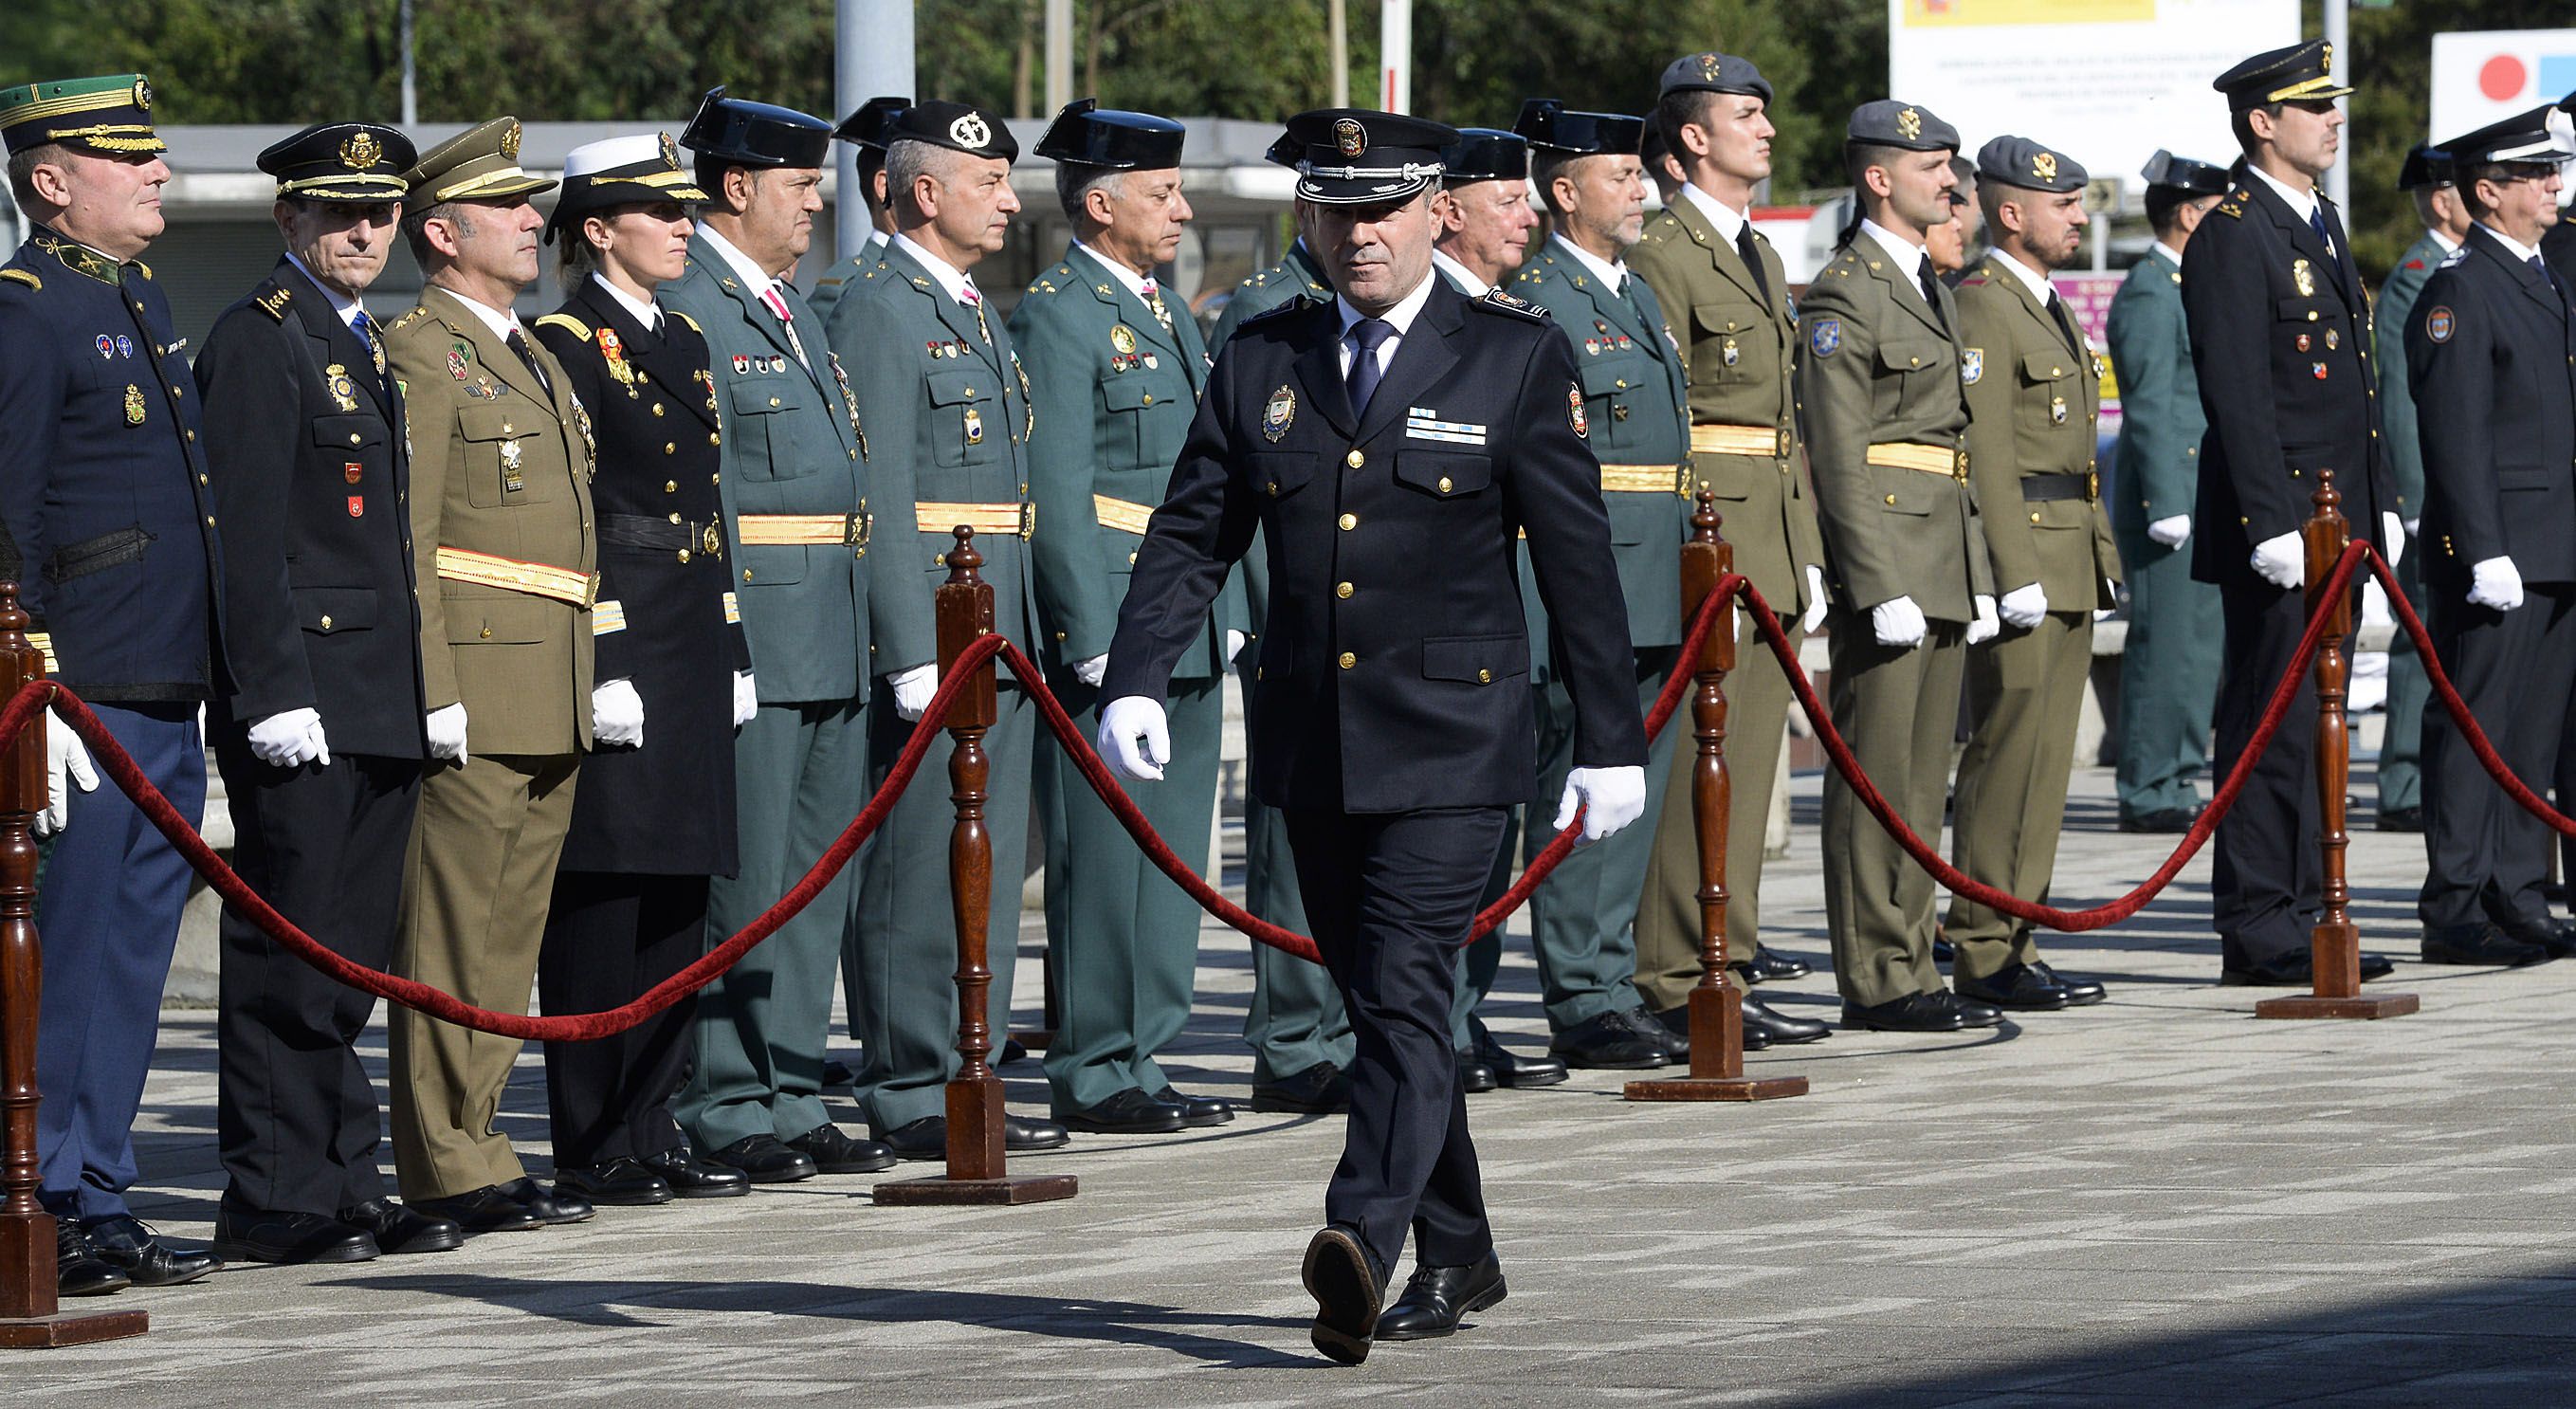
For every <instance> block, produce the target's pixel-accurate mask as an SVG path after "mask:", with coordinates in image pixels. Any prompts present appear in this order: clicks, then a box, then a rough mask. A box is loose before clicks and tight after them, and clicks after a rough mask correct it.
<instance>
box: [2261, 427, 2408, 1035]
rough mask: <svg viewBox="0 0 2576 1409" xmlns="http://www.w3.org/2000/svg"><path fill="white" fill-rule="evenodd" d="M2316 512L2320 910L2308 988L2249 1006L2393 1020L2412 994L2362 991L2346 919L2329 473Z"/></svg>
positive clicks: (2345, 749) (2310, 526)
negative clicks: (2320, 621) (2329, 589)
mask: <svg viewBox="0 0 2576 1409" xmlns="http://www.w3.org/2000/svg"><path fill="white" fill-rule="evenodd" d="M2309 497H2310V500H2311V501H2312V502H2313V503H2314V504H2315V505H2316V510H2317V511H2316V513H2315V515H2314V516H2313V517H2311V518H2310V519H2309V520H2308V522H2307V526H2306V528H2305V529H2303V530H2302V532H2304V533H2305V535H2306V537H2307V549H2308V611H2309V612H2310V613H2311V614H2314V613H2316V612H2318V611H2320V610H2322V611H2324V612H2326V613H2328V616H2327V619H2326V630H2325V640H2324V643H2323V644H2322V645H2321V646H2320V647H2319V648H2318V650H2317V749H2316V770H2317V801H2318V803H2319V804H2320V806H2321V807H2322V809H2323V810H2322V812H2321V813H2320V816H2319V821H2320V822H2321V823H2322V825H2321V827H2320V828H2319V837H2318V843H2319V846H2320V848H2321V849H2322V850H2323V851H2324V853H2325V887H2324V894H2323V896H2322V897H2321V898H2322V899H2323V901H2324V906H2325V909H2324V913H2322V914H2320V915H2319V916H2318V917H2317V927H2316V929H2315V930H2313V931H2311V932H2310V934H2309V937H2308V944H2309V952H2310V955H2311V959H2310V962H2311V964H2312V965H2313V973H2314V978H2313V983H2314V986H2315V991H2314V992H2311V993H2303V994H2299V995H2297V996H2295V997H2289V998H2267V999H2264V1000H2263V1001H2262V1002H2260V1003H2257V1004H2255V1005H2254V1016H2256V1017H2258V1018H2394V1017H2402V1016H2404V1015H2405V1014H2408V1013H2411V1012H2414V1011H2416V1009H2417V1007H2418V1006H2419V1005H2418V1003H2417V1000H2416V997H2415V995H2414V994H2412V993H2382V994H2377V995H2374V996H2370V997H2364V996H2362V992H2361V931H2360V929H2359V927H2357V926H2355V925H2354V924H2353V922H2352V911H2351V904H2352V886H2351V884H2350V883H2349V882H2348V881H2347V880H2346V879H2345V873H2344V851H2345V849H2346V848H2347V847H2348V846H2350V845H2351V837H2350V835H2349V834H2348V833H2347V832H2346V831H2345V829H2344V787H2345V784H2346V783H2347V782H2348V781H2349V780H2350V777H2351V773H2352V735H2351V731H2350V728H2349V726H2348V725H2347V723H2346V720H2345V717H2344V689H2345V686H2346V684H2347V683H2348V682H2349V680H2350V679H2351V673H2352V667H2351V663H2350V662H2349V661H2348V660H2347V659H2346V658H2345V656H2344V642H2345V641H2346V640H2347V639H2348V638H2349V637H2350V636H2351V635H2352V593H2351V592H2349V591H2346V592H2339V593H2336V594H2335V596H2334V598H2333V599H2332V600H2331V601H2328V600H2327V599H2326V596H2325V589H2326V585H2327V580H2328V579H2329V578H2331V577H2333V576H2334V570H2335V565H2336V564H2337V563H2339V562H2341V561H2342V560H2343V554H2344V549H2345V548H2346V547H2347V546H2348V545H2349V544H2350V543H2351V542H2352V531H2351V527H2352V526H2351V525H2350V524H2349V523H2347V522H2346V521H2345V520H2344V516H2343V493H2342V491H2340V490H2338V489H2336V488H2335V486H2334V471H2332V470H2319V471H2318V472H2317V489H2316V493H2315V494H2313V495H2311V496H2309Z"/></svg>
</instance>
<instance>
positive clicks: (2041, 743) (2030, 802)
mask: <svg viewBox="0 0 2576 1409" xmlns="http://www.w3.org/2000/svg"><path fill="white" fill-rule="evenodd" d="M1993 150H1994V149H1993V147H1992V146H1990V147H1989V152H1990V153H1991V152H1992V151H1993ZM2014 152H2015V155H2016V157H2017V158H2018V156H2019V149H2018V148H2015V149H2014ZM2040 155H2041V156H2042V157H2044V158H2046V160H2044V161H2043V162H2042V163H2041V165H2042V166H2044V167H2045V168H2047V169H2048V170H2049V171H2051V172H2052V173H2055V178H2056V180H2057V181H2058V182H2059V183H2060V184H2062V183H2064V182H2066V181H2070V180H2071V181H2075V182H2077V183H2079V186H2080V183H2081V181H2082V179H2083V176H2082V172H2081V171H2080V169H2077V168H2076V167H2075V166H2074V164H2073V163H2072V162H2067V163H2063V165H2062V166H2061V164H2060V163H2059V161H2058V160H2057V158H2056V157H2055V156H2054V154H2052V153H2044V152H2043V153H2040ZM2025 170H2026V168H2025ZM1986 179H1989V180H2000V179H2001V178H2000V177H1993V176H1989V177H1988V178H1986ZM2009 258H2010V256H2008V255H2005V254H2002V253H2000V252H1989V253H1988V254H1987V255H1986V257H1985V258H1984V259H1983V260H1982V261H1980V262H1979V263H1977V264H1975V265H1973V266H1971V267H1970V268H1969V270H1968V272H1967V276H1966V277H1965V278H1963V279H1961V280H1960V281H1959V287H1958V290H1957V302H1958V307H1959V329H1960V336H1961V338H1962V340H1963V341H1964V342H1965V343H1966V345H1967V346H1966V351H1965V355H1964V358H1963V360H1962V361H1961V363H1960V372H1959V380H1960V381H1961V382H1962V383H1963V384H1964V385H1965V387H1966V393H1967V402H1968V464H1969V467H1970V469H1969V474H1970V476H1971V478H1972V479H1973V480H1974V481H1975V485H1976V491H1977V498H1978V500H1979V502H1980V504H1981V505H1982V506H1983V508H1984V513H1983V522H1984V525H1985V530H1986V552H1987V558H1988V562H1989V564H1990V565H1991V568H1992V571H1993V575H1994V581H1995V586H1996V588H1997V589H1998V591H2011V590H2013V589H2014V588H2018V587H2021V586H2023V585H2025V584H2028V583H2034V582H2035V583H2037V584H2039V587H2040V590H2041V591H2042V592H2043V593H2045V594H2046V596H2047V598H2048V610H2047V611H2046V612H2045V613H2044V614H2043V615H2042V616H2041V617H2040V619H2039V622H2038V624H2037V625H2035V626H2031V627H2027V628H2023V627H2016V626H2014V625H2012V624H2011V623H2010V622H2006V623H2004V624H2003V629H2002V632H2001V634H2000V635H1998V636H1996V637H1995V639H1993V640H1991V641H1988V642H1986V643H1984V644H1982V645H1978V646H1973V647H1970V648H1969V651H1968V692H1969V696H1970V698H1971V699H1972V700H1973V701H1974V702H1975V709H1974V711H1973V713H1974V714H1975V717H1976V720H1977V723H1976V728H1975V732H1974V733H1973V734H1972V735H1971V736H1970V737H1969V740H1968V748H1967V752H1966V753H1965V754H1963V755H1962V756H1961V757H1960V760H1959V778H1958V787H1957V793H1956V797H1955V800H1954V802H1953V805H1952V816H1953V818H1954V821H1953V830H1952V837H1951V857H1952V861H1953V864H1955V865H1957V866H1958V868H1959V869H1960V870H1962V871H1965V872H1966V873H1968V874H1969V875H1970V876H1973V877H1975V878H1976V879H1977V880H1979V881H1981V882H1983V883H1985V884H1986V885H1989V886H1993V887H1994V888H1996V889H1998V890H2003V891H2007V892H2010V893H2011V894H2013V895H2015V896H2018V897H2020V898H2021V899H2024V900H2030V901H2045V900H2046V899H2047V898H2048V887H2049V880H2050V877H2051V875H2052V873H2053V872H2054V871H2055V869H2056V866H2057V836H2058V829H2059V825H2060V824H2061V823H2062V822H2063V821H2064V820H2065V814H2066V785H2067V777H2068V774H2069V772H2070V771H2071V770H2072V769H2073V768H2074V766H2075V725H2076V721H2077V719H2078V717H2079V716H2080V715H2081V714H2082V712H2083V708H2084V691H2085V687H2086V684H2087V683H2088V682H2089V681H2090V679H2091V678H2092V667H2093V613H2094V612H2095V611H2096V610H2097V609H2100V608H2105V607H2111V606H2115V605H2117V603H2118V597H2117V596H2116V595H2115V593H2114V590H2113V586H2112V584H2113V583H2114V582H2115V581H2116V579H2117V578H2118V577H2119V574H2120V561H2119V554H2118V552H2117V551H2116V550H2115V549H2114V548H2113V546H2112V543H2111V520H2110V516H2109V515H2108V514H2105V513H2104V512H2103V510H2102V503H2101V477H2100V474H2099V473H2098V469H2099V467H2098V466H2097V465H2096V464H2095V463H2094V438H2095V435H2096V433H2097V428H2098V426H2099V423H2100V421H2101V412H2100V407H2101V385H2102V362H2101V359H2100V357H2099V356H2098V355H2097V354H2096V353H2095V352H2094V351H2093V348H2092V346H2091V344H2090V343H2089V342H2087V341H2086V340H2085V338H2084V336H2083V334H2082V332H2081V330H2079V329H2078V328H2077V327H2076V326H2075V322H2074V320H2073V318H2072V317H2071V316H2069V315H2068V314H2067V313H2066V312H2065V306H2064V303H2063V301H2062V300H2061V301H2059V302H2057V303H2056V304H2054V305H2050V304H2046V303H2043V302H2042V301H2041V299H2040V298H2039V297H2038V296H2036V295H2034V294H2033V293H2032V291H2031V289H2030V287H2029V285H2028V284H2027V283H2026V282H2025V281H2024V280H2023V279H2022V278H2021V277H2020V276H2019V275H2018V274H2017V273H2016V272H2015V271H2014V270H2012V269H2010V268H2007V267H2005V261H2006V260H2008V259H2009ZM1948 930H1949V937H1950V943H1951V945H1952V947H1953V949H1954V951H1955V953H1956V956H1957V957H1956V960H1955V963H1954V967H1953V970H1952V972H1953V974H1954V975H1955V976H1956V977H1958V978H1961V979H1967V980H1983V979H1986V978H1990V977H1992V976H1993V975H1994V974H1995V973H1996V972H1997V971H1999V970H2001V969H2004V968H2006V967H2008V966H2010V965H2012V964H2027V963H2032V962H2034V961H2036V960H2037V959H2038V958H2039V947H2038V944H2037V941H2036V940H2035V938H2034V937H2033V935H2032V931H2031V927H2030V924H2029V922H2027V921H2023V920H2016V919H2014V918H2012V917H2011V916H2008V915H2005V914H2003V913H2002V912H2001V911H1997V910H1993V909H1989V908H1987V907H1986V906H1983V905H1977V904H1974V903H1972V902H1970V901H1967V900H1965V899H1960V898H1953V899H1952V901H1951V904H1950V914H1949V921H1948Z"/></svg>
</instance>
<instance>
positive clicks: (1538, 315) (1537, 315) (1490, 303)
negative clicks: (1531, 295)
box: [1472, 289, 1548, 323]
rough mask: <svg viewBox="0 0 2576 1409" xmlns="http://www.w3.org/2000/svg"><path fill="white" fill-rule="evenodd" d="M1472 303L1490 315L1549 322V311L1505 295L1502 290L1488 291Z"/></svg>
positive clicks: (1522, 299) (1527, 301)
mask: <svg viewBox="0 0 2576 1409" xmlns="http://www.w3.org/2000/svg"><path fill="white" fill-rule="evenodd" d="M1472 303H1473V306H1475V307H1477V308H1481V309H1484V310H1485V311H1486V312H1488V313H1502V314H1507V315H1509V316H1511V317H1514V318H1520V319H1525V320H1527V321H1529V322H1532V323H1544V322H1547V321H1548V316H1547V310H1545V309H1543V308H1541V307H1539V306H1538V305H1537V304H1534V303H1532V302H1530V301H1529V300H1528V299H1525V298H1519V297H1516V296H1514V295H1512V294H1507V293H1504V292H1503V291H1502V290H1501V289H1487V290H1486V291H1485V292H1484V295H1483V296H1482V297H1480V298H1477V299H1474V300H1472Z"/></svg>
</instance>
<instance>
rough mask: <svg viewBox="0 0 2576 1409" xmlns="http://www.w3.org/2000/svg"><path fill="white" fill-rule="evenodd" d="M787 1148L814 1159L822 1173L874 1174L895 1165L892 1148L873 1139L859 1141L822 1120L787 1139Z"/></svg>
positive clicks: (816, 1166) (815, 1164)
mask: <svg viewBox="0 0 2576 1409" xmlns="http://www.w3.org/2000/svg"><path fill="white" fill-rule="evenodd" d="M787 1148H789V1149H791V1150H794V1151H796V1152H797V1153H798V1154H801V1155H804V1156H805V1157H806V1158H808V1159H811V1160H812V1161H814V1167H815V1168H816V1169H818V1170H821V1171H822V1172H823V1173H825V1174H874V1173H876V1172H877V1171H879V1170H883V1169H892V1168H894V1158H895V1157H894V1151H892V1150H889V1149H887V1148H886V1147H885V1146H883V1145H881V1144H879V1143H877V1142H876V1141H874V1140H861V1139H859V1138H857V1137H856V1136H853V1135H851V1134H850V1133H849V1132H847V1131H845V1130H843V1129H842V1128H841V1127H839V1126H837V1125H834V1124H832V1123H831V1122H830V1121H825V1122H824V1123H822V1124H821V1125H818V1126H815V1127H814V1128H813V1129H811V1130H808V1131H806V1132H805V1133H804V1134H802V1135H799V1136H797V1137H796V1138H795V1139H793V1140H790V1141H788V1142H787Z"/></svg>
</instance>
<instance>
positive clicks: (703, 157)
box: [696, 152, 769, 215]
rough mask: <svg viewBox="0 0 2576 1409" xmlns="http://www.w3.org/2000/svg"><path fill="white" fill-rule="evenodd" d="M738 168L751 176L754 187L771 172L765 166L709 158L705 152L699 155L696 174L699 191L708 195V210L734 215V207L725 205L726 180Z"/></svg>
mask: <svg viewBox="0 0 2576 1409" xmlns="http://www.w3.org/2000/svg"><path fill="white" fill-rule="evenodd" d="M737 167H739V168H741V169H742V170H743V171H744V172H746V173H748V174H749V175H750V177H751V184H752V185H754V186H758V185H759V184H760V178H761V177H762V176H763V175H764V174H766V173H767V172H768V170H769V168H767V167H765V166H750V165H746V164H745V163H742V162H738V161H726V160H725V159H724V158H722V157H713V156H708V155H707V154H706V153H704V152H700V153H699V154H698V162H697V172H696V175H697V179H698V189H699V190H701V191H704V192H706V193H707V203H706V208H707V209H709V210H712V211H715V212H717V213H718V214H721V215H730V214H732V213H733V207H731V206H729V205H726V204H725V194H724V179H725V173H726V172H729V171H732V170H734V169H735V168H737Z"/></svg>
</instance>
